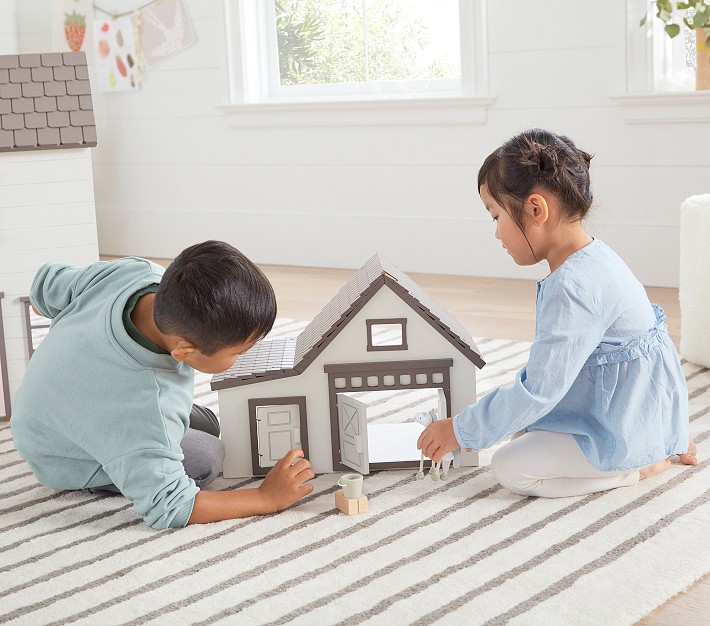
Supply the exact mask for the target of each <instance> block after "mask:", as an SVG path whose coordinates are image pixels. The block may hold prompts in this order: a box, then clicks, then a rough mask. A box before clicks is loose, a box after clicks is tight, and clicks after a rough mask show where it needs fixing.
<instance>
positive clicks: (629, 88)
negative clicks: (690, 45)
mask: <svg viewBox="0 0 710 626" xmlns="http://www.w3.org/2000/svg"><path fill="white" fill-rule="evenodd" d="M647 12H649V13H648V18H647V21H646V25H645V27H641V26H640V25H639V23H640V21H641V18H642V17H643V16H644V15H646V13H647ZM653 21H658V18H657V17H656V15H655V12H653V11H651V10H650V9H649V4H648V2H646V0H626V92H625V93H622V94H615V95H612V96H609V97H610V99H611V100H612V101H613V102H615V103H616V104H617V105H618V106H620V107H622V109H623V116H624V121H625V122H626V123H628V124H672V123H679V122H684V123H696V122H708V121H710V106H709V105H710V90H705V91H702V90H701V91H698V90H672V91H671V90H668V91H656V90H655V88H654V84H655V76H654V67H653V60H654V59H653V55H654V41H653V37H652V36H649V32H651V29H653V28H654V27H655V25H654V24H653ZM649 22H650V23H649ZM659 32H662V27H661V30H660V31H659ZM678 37H681V35H679V36H678ZM676 39H677V38H676ZM673 43H674V44H675V45H680V44H679V43H676V42H673ZM657 44H658V42H656V45H657Z"/></svg>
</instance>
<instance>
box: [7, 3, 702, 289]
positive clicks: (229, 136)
mask: <svg viewBox="0 0 710 626" xmlns="http://www.w3.org/2000/svg"><path fill="white" fill-rule="evenodd" d="M100 4H101V3H100ZM104 4H105V8H107V9H111V8H114V7H112V6H111V4H110V3H104ZM104 4H102V6H104ZM113 4H114V5H117V6H118V5H119V3H118V2H114V3H113ZM139 4H142V2H121V3H120V8H121V9H122V10H123V9H124V5H125V6H128V5H130V6H133V5H139ZM187 4H188V7H189V10H190V13H191V16H192V19H193V23H194V26H195V29H196V33H197V39H198V41H197V44H196V45H195V46H193V47H192V48H190V49H189V50H187V51H185V52H184V53H182V54H180V55H179V56H176V57H175V58H173V59H171V60H168V61H166V62H165V63H164V64H163V65H161V66H159V67H157V68H155V69H154V70H150V71H146V72H145V81H144V84H143V87H142V89H141V90H140V91H139V92H137V93H114V94H97V95H96V96H95V105H96V111H97V116H98V133H99V146H98V148H97V149H95V150H94V152H93V159H94V176H95V181H96V206H97V219H98V229H99V244H100V249H101V252H102V253H105V254H121V255H122V254H139V255H146V256H158V257H170V256H173V255H175V254H176V253H177V252H179V251H180V250H181V249H182V248H183V247H185V246H186V245H189V244H190V243H193V242H195V241H198V240H201V239H205V238H208V237H215V238H221V239H225V240H228V241H230V242H232V243H233V244H235V245H236V246H238V247H240V248H242V249H243V250H244V251H245V252H246V253H247V254H248V255H249V256H251V257H252V258H253V259H254V260H255V261H257V262H260V263H275V264H296V265H311V266H322V267H348V268H355V267H358V266H360V265H361V263H362V262H364V260H366V259H367V258H368V257H369V255H370V254H371V253H373V252H374V251H379V252H381V253H383V254H385V255H386V256H388V257H390V258H391V259H392V260H393V261H394V262H395V263H397V264H398V265H399V266H400V267H402V268H403V269H404V270H406V271H421V272H435V273H454V274H474V275H486V276H502V277H538V276H542V275H544V273H545V271H544V268H543V267H535V268H518V267H516V266H515V265H513V264H512V263H511V261H510V259H509V257H508V256H507V255H506V254H505V253H504V252H503V251H502V250H501V248H500V245H499V244H498V242H497V241H496V240H495V239H494V237H493V227H492V225H491V224H490V221H489V220H488V218H487V214H486V213H485V211H484V209H483V207H482V204H481V203H480V200H479V199H478V196H477V192H476V184H475V180H476V173H477V170H478V167H479V166H480V164H481V162H482V160H483V159H484V158H485V156H486V155H487V154H488V153H489V152H490V151H492V150H493V149H494V148H496V147H497V146H498V145H499V144H500V143H501V142H502V141H504V140H505V139H507V138H508V137H509V136H511V135H512V134H515V133H516V132H518V131H520V130H523V129H525V128H527V127H531V126H544V127H548V128H551V129H553V130H555V131H558V132H562V133H565V134H567V135H569V136H570V137H572V138H573V139H574V140H575V141H576V142H577V143H578V144H579V145H580V146H581V147H584V148H586V149H587V150H589V151H591V152H594V153H596V157H595V159H594V161H593V166H592V176H593V182H594V189H595V196H596V200H597V208H596V211H595V213H594V216H593V218H592V220H591V223H590V230H591V231H592V233H593V234H596V235H598V236H600V237H602V238H603V239H605V240H606V241H607V242H608V243H609V244H611V245H612V246H613V247H615V248H616V249H617V251H618V252H619V253H620V254H621V255H622V256H623V257H624V258H625V259H626V260H627V262H628V263H629V264H630V265H631V267H632V269H633V270H634V271H635V272H636V273H637V274H638V276H639V277H640V278H641V280H642V281H643V282H645V283H646V284H648V285H677V281H678V257H679V242H678V236H679V206H680V204H681V202H682V201H683V200H684V199H685V198H686V197H687V196H689V195H693V194H698V193H707V192H708V184H710V183H708V182H707V181H708V180H710V153H708V151H707V149H706V146H705V144H706V142H705V141H703V140H702V137H703V136H704V135H706V134H707V132H708V130H709V128H708V125H707V124H699V125H698V124H683V123H671V124H637V125H636V124H629V123H627V122H625V121H624V114H623V110H622V108H621V107H620V106H619V105H618V104H617V103H616V102H615V101H613V100H612V99H610V98H609V96H611V95H617V94H621V93H623V92H624V90H625V87H626V72H627V68H626V8H625V2H622V1H621V0H599V1H598V2H596V3H594V8H593V9H590V5H589V3H588V2H587V1H585V0H545V1H542V0H535V1H531V0H507V1H506V2H499V1H497V0H491V1H489V2H488V45H489V51H490V54H489V77H490V94H491V95H492V96H494V97H495V102H494V104H493V105H492V106H491V107H490V109H489V110H488V117H487V122H486V123H485V124H483V125H426V124H424V125H409V126H407V125H398V126H381V125H371V126H367V125H364V126H348V125H341V126H338V125H330V126H328V127H317V126H316V127H313V126H307V127H288V126H287V127H272V128H264V127H249V126H246V127H240V128H232V121H233V120H232V118H230V116H228V115H226V114H224V113H223V112H221V111H220V110H218V109H217V108H216V106H217V105H219V104H224V103H225V102H226V100H227V93H228V84H227V65H226V41H225V28H224V7H223V2H222V0H203V1H201V2H198V1H197V0H188V3H187ZM50 7H51V1H50V0H22V2H21V3H18V13H19V15H18V18H19V38H20V46H21V48H22V51H36V50H40V49H42V50H44V49H48V47H49V46H50V45H51V37H50V19H49V11H50ZM582 14H583V15H584V18H583V19H581V18H580V15H582ZM282 122H283V119H280V120H279V123H282Z"/></svg>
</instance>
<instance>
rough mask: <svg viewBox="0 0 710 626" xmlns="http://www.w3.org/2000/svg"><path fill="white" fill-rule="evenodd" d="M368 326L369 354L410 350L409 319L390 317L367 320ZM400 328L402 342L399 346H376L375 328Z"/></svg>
mask: <svg viewBox="0 0 710 626" xmlns="http://www.w3.org/2000/svg"><path fill="white" fill-rule="evenodd" d="M365 324H366V325H367V351H368V352H385V351H391V350H400V351H403V350H409V346H408V345H407V318H406V317H389V318H377V319H367V320H365ZM385 325H386V326H399V327H400V328H401V337H402V341H401V343H399V344H391V345H376V344H375V342H374V341H373V340H372V329H373V327H374V326H385Z"/></svg>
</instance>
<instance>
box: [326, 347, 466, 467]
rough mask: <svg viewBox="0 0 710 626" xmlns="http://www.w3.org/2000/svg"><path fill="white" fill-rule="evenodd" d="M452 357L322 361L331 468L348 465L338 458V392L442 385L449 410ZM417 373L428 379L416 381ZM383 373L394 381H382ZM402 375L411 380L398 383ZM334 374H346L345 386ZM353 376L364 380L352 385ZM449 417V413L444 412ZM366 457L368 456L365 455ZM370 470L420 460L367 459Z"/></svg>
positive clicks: (406, 464) (440, 387) (412, 464)
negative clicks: (371, 379) (325, 376)
mask: <svg viewBox="0 0 710 626" xmlns="http://www.w3.org/2000/svg"><path fill="white" fill-rule="evenodd" d="M453 364H454V360H453V359H414V360H411V361H378V362H375V363H337V364H332V365H324V366H323V370H324V371H325V373H326V374H328V400H329V405H330V439H331V447H332V459H333V471H334V472H340V471H348V470H349V469H350V468H349V467H348V466H346V465H343V464H342V463H341V462H340V437H339V434H338V433H339V430H338V405H337V402H338V396H337V394H339V393H352V392H358V391H390V390H396V389H443V390H444V396H445V397H446V408H447V411H450V410H451V382H450V381H451V376H450V369H451V367H453ZM417 374H426V375H427V382H426V383H422V384H419V383H417V382H416V375H417ZM434 374H441V376H442V381H441V382H440V383H434V382H431V381H432V376H433V375H434ZM375 376H376V377H377V384H375V385H370V384H368V380H367V379H368V377H375ZM385 376H394V383H393V384H391V385H385V384H384V381H383V379H384V377H385ZM401 376H409V377H410V383H409V384H403V383H401V382H400V381H401ZM337 378H340V379H342V378H345V381H346V383H345V386H342V385H341V386H339V387H336V386H335V380H336V379H337ZM353 378H361V379H362V382H363V384H362V385H361V386H359V387H354V386H353V385H352V384H351V381H352V379H353ZM447 417H448V415H447ZM368 461H369V459H368ZM369 466H370V470H373V469H375V470H377V469H402V468H410V467H419V461H401V462H397V461H393V462H388V463H370V464H369Z"/></svg>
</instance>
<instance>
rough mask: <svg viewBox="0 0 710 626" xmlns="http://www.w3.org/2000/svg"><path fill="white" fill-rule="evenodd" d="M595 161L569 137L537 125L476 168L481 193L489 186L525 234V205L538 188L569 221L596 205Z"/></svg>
mask: <svg viewBox="0 0 710 626" xmlns="http://www.w3.org/2000/svg"><path fill="white" fill-rule="evenodd" d="M591 160H592V156H591V155H590V154H588V153H586V152H585V151H584V150H580V149H579V148H577V146H576V145H575V144H574V142H573V141H572V140H571V139H570V138H569V137H565V136H564V135H557V134H555V133H553V132H550V131H548V130H543V129H541V128H533V129H532V130H527V131H525V132H523V133H520V134H519V135H516V136H515V137H513V138H512V139H509V140H508V141H506V142H505V143H504V144H503V145H502V146H501V147H500V148H498V149H497V150H495V151H494V152H492V153H491V154H490V155H488V157H486V160H485V161H484V162H483V165H482V166H481V169H480V170H479V171H478V191H479V193H480V191H481V186H482V185H484V184H485V185H486V186H487V187H488V193H489V194H490V195H491V197H492V198H493V199H494V200H495V201H496V202H497V203H498V204H499V205H500V206H501V207H503V208H504V209H506V210H507V211H508V213H509V214H510V216H511V217H512V218H513V221H514V222H515V223H516V224H517V225H518V226H519V227H520V229H521V230H522V231H523V232H525V229H524V226H523V205H524V203H525V200H526V199H527V198H528V196H529V195H530V194H531V193H534V190H535V189H536V188H537V189H544V190H546V191H548V192H550V193H552V194H554V195H555V196H556V197H557V198H558V200H559V201H560V202H561V204H562V210H563V211H564V213H565V216H566V217H567V218H568V219H570V220H581V219H583V218H584V217H585V216H586V215H587V213H588V212H589V209H590V208H591V206H592V200H593V198H592V186H591V181H590V179H589V163H590V161H591Z"/></svg>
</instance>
